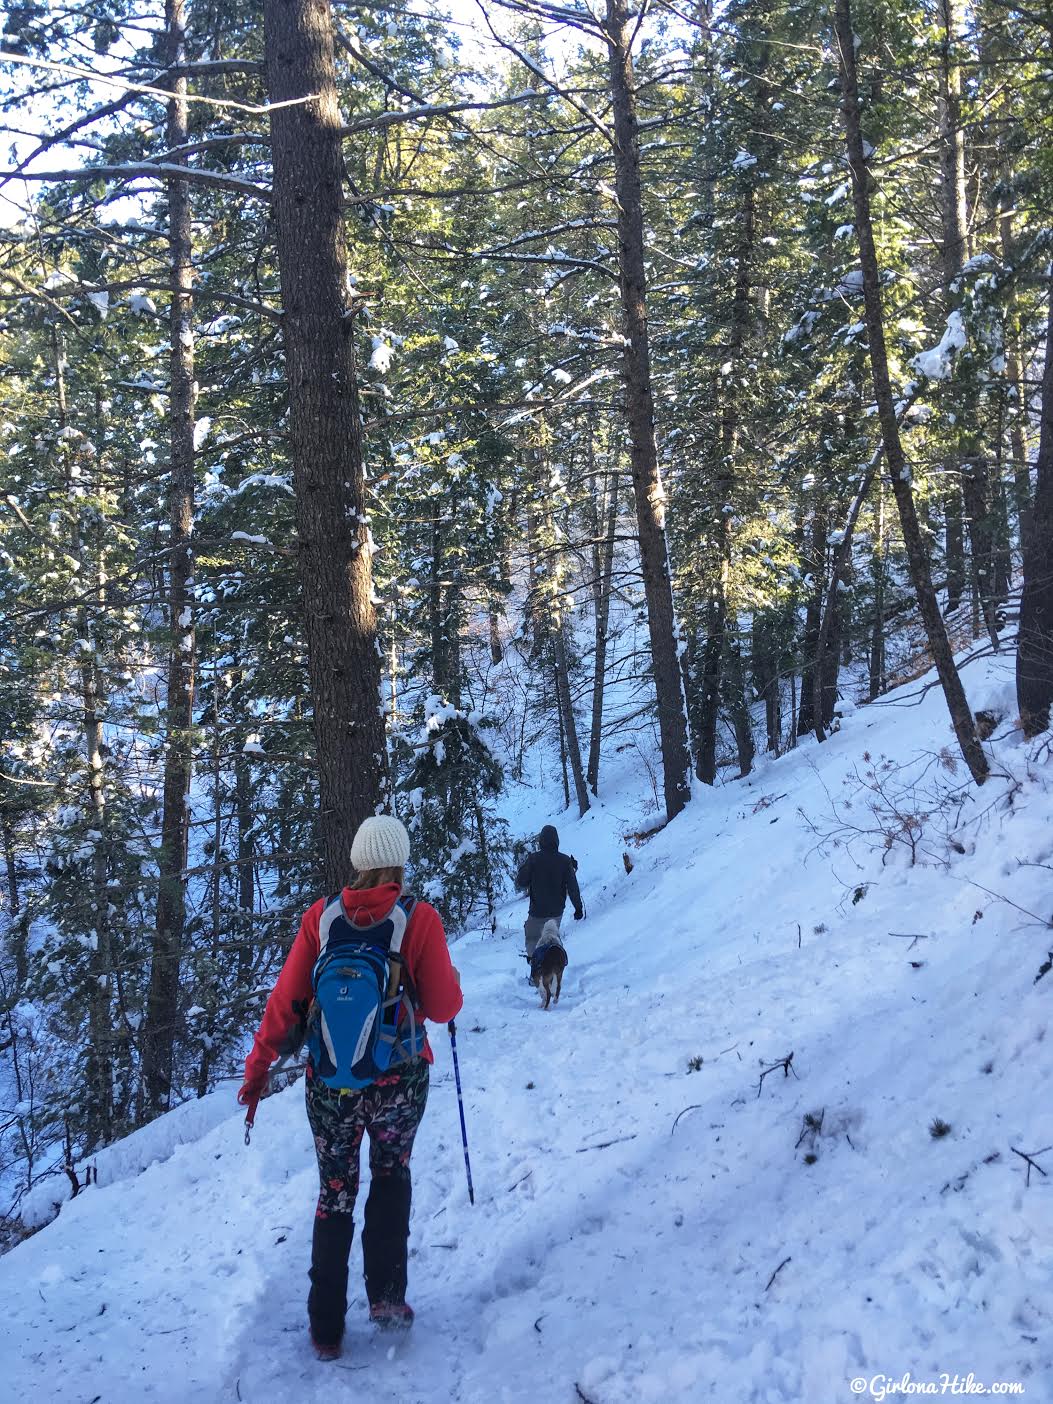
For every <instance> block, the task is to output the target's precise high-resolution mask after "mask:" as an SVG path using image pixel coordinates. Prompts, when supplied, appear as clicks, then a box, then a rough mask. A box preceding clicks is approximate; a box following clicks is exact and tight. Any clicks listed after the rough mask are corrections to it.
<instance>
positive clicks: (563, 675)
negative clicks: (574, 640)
mask: <svg viewBox="0 0 1053 1404" xmlns="http://www.w3.org/2000/svg"><path fill="white" fill-rule="evenodd" d="M556 605H557V608H558V607H559V601H558V600H557V601H556ZM552 648H553V652H554V654H555V659H556V686H557V687H558V688H559V701H560V713H561V715H562V717H563V730H564V733H565V735H566V742H567V759H568V761H569V762H570V769H571V774H572V775H573V777H574V796H575V798H576V799H577V801H578V816H579V817H581V816H583V815H585V814H587V813H588V812H589V792H588V790H587V788H586V786H585V773H584V771H583V770H582V767H581V747H580V746H579V744H578V723H577V720H576V719H575V716H574V704H573V702H572V700H571V696H570V675H569V673H568V671H567V645H566V638H565V635H564V625H563V619H562V615H561V616H560V617H559V618H557V619H556V620H554V621H553V625H552ZM568 802H569V797H568Z"/></svg>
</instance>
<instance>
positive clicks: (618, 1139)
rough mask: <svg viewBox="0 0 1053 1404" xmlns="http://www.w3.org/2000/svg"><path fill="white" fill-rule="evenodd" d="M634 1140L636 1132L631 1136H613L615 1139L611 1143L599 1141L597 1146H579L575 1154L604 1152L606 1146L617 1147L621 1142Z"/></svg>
mask: <svg viewBox="0 0 1053 1404" xmlns="http://www.w3.org/2000/svg"><path fill="white" fill-rule="evenodd" d="M635 1140H636V1132H635V1131H634V1132H633V1133H632V1135H631V1136H615V1138H614V1140H613V1141H601V1142H600V1144H599V1145H598V1146H579V1147H578V1149H577V1154H578V1155H581V1153H582V1151H590V1150H606V1149H607V1147H608V1146H617V1145H619V1144H620V1143H621V1142H622V1141H635Z"/></svg>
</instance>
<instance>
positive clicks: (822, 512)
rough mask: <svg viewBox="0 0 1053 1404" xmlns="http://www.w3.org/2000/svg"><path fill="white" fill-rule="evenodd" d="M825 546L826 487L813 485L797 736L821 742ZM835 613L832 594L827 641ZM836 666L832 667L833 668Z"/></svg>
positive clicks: (826, 650) (827, 651)
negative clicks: (809, 736) (808, 735)
mask: <svg viewBox="0 0 1053 1404" xmlns="http://www.w3.org/2000/svg"><path fill="white" fill-rule="evenodd" d="M827 544H828V523H827V518H826V486H825V484H823V483H820V482H818V481H817V482H816V486H815V507H814V509H813V512H812V546H811V566H812V569H811V576H812V581H813V584H812V589H811V592H810V594H809V596H808V605H807V607H806V609H805V617H804V666H803V668H802V669H801V712H800V716H799V718H798V722H797V734H798V735H799V736H803V735H804V734H805V732H807V731H814V732H815V733H816V735H817V736H819V737H820V739H822V736H823V735H825V730H824V727H823V703H822V694H823V676H824V673H825V669H824V667H823V660H824V659H826V658H827V657H828V656H829V654H830V644H829V642H828V641H827V640H824V641H823V648H822V651H821V653H820V648H819V640H820V635H821V633H822V627H823V587H824V585H825V583H826V553H827ZM837 613H838V607H837V593H836V591H835V592H834V594H833V596H832V597H831V600H830V603H829V606H828V608H827V617H828V619H829V621H830V623H829V624H828V626H827V627H828V638H832V634H833V632H834V631H835V626H834V623H833V621H834V620H835V619H836V617H837ZM835 666H836V665H835Z"/></svg>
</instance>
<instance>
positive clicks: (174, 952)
mask: <svg viewBox="0 0 1053 1404" xmlns="http://www.w3.org/2000/svg"><path fill="white" fill-rule="evenodd" d="M165 22H166V26H167V61H168V65H169V67H171V68H175V67H176V66H177V65H180V64H183V63H185V61H186V48H185V27H186V5H185V0H166V4H165ZM168 81H169V84H170V87H171V92H172V96H171V98H170V100H169V103H168V122H167V129H166V133H165V138H166V141H167V143H168V147H169V150H172V149H174V148H177V147H181V146H185V145H186V144H187V141H188V138H189V132H188V118H187V108H188V104H187V100H186V91H187V80H186V77H185V75H179V76H173V77H172V78H171V79H169V80H168ZM175 159H176V161H177V162H178V161H180V160H182V161H183V162H185V160H186V158H185V157H183V158H178V157H177V158H175ZM191 239H192V226H191V209H190V187H189V182H188V181H186V180H183V179H181V178H180V177H178V176H176V177H175V178H173V179H171V180H169V181H168V257H169V285H170V288H171V294H172V305H171V313H170V332H169V335H170V344H169V365H170V373H171V393H170V399H169V416H170V418H169V424H170V434H171V441H170V454H169V458H170V462H169V479H168V516H169V542H168V551H169V560H168V627H169V632H170V638H171V651H170V653H169V658H168V696H167V705H166V709H165V757H164V781H163V796H164V797H163V802H162V803H163V808H162V814H161V849H160V854H159V857H158V869H159V879H160V881H159V886H158V892H157V915H156V922H155V927H154V937H153V949H152V953H151V963H150V986H149V990H148V992H147V998H146V1017H145V1019H144V1021H143V1028H142V1051H143V1081H144V1098H143V1108H142V1110H143V1114H144V1116H145V1117H146V1118H150V1117H153V1116H157V1115H159V1114H160V1113H161V1112H163V1111H166V1110H167V1109H168V1107H169V1105H170V1102H171V1093H172V1061H173V1056H174V1048H175V1041H176V1032H177V1028H176V1025H177V1020H178V1014H179V966H180V960H181V957H182V947H183V926H184V923H185V921H186V879H185V878H184V877H183V875H182V874H183V869H184V868H185V866H186V853H187V838H188V834H189V823H190V812H189V809H188V807H187V796H188V795H189V793H190V774H191V764H192V748H191V726H192V723H193V710H194V616H193V597H192V592H191V582H192V577H193V572H194V565H193V553H192V551H191V546H190V539H191V532H192V530H193V521H194V409H195V398H196V393H195V392H196V386H195V382H194V332H193V309H194V304H193V293H192V285H193V268H192V257H193V249H192V243H191Z"/></svg>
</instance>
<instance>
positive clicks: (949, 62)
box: [939, 0, 968, 614]
mask: <svg viewBox="0 0 1053 1404" xmlns="http://www.w3.org/2000/svg"><path fill="white" fill-rule="evenodd" d="M960 9H961V6H960V0H940V3H939V15H940V25H941V28H942V31H943V33H942V39H941V44H940V174H941V177H942V179H941V185H940V215H941V222H942V232H943V243H942V247H941V256H942V258H941V261H942V264H943V287H944V300H945V307H946V311H947V312H950V311H951V309H952V308H953V307H954V305H955V302H956V297H955V294H954V292H953V291H952V284H953V283H954V280H955V279H956V278H957V277H958V275H959V273H960V272H961V271H962V265H963V264H964V262H965V257H966V240H967V237H968V209H967V203H966V194H965V133H964V132H963V130H962V120H961V105H962V72H961V67H960V65H959V63H958V58H957V50H956V45H957V28H958V24H959V22H960ZM961 409H962V407H959V413H958V420H957V422H958V423H959V424H960V423H961V421H962V413H961ZM958 439H960V431H959V430H956V440H958ZM944 474H945V482H944V489H943V503H944V523H945V546H946V560H947V613H948V614H950V613H952V612H953V611H954V610H956V609H957V608H958V606H959V604H961V600H962V594H963V593H964V590H965V533H964V530H963V523H962V485H961V481H960V477H961V449H960V445H959V444H958V443H957V442H956V444H955V447H954V448H953V449H952V451H951V453H950V454H949V455H948V458H947V461H946V463H945V464H944Z"/></svg>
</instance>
